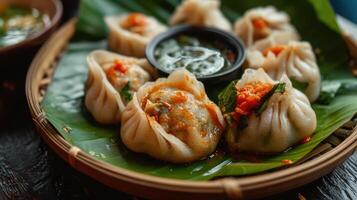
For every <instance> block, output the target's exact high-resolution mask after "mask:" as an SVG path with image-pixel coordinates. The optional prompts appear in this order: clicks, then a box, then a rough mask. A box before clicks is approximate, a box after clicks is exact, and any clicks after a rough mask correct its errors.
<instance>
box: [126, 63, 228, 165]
mask: <svg viewBox="0 0 357 200" xmlns="http://www.w3.org/2000/svg"><path fill="white" fill-rule="evenodd" d="M121 124H122V126H121V132H120V134H121V138H122V141H123V143H124V144H125V145H126V146H127V147H128V148H129V149H131V150H133V151H135V152H140V153H145V154H149V155H150V156H152V157H154V158H157V159H160V160H164V161H169V162H173V163H185V162H192V161H195V160H198V159H201V158H203V157H205V156H207V155H209V154H211V153H212V152H213V151H214V150H215V148H216V146H217V143H218V141H219V139H220V137H221V135H222V133H223V131H224V127H225V122H224V119H223V116H222V113H221V111H220V110H219V108H218V107H217V105H215V104H214V103H213V102H212V101H210V100H209V99H208V97H207V95H206V93H205V90H204V87H203V84H202V83H201V82H199V81H197V80H196V78H195V76H194V75H193V74H191V73H190V72H188V71H187V70H185V69H179V70H176V71H174V72H173V73H171V74H170V76H169V77H168V78H161V79H158V80H156V81H155V82H150V83H146V84H145V85H143V86H142V87H141V88H140V89H139V91H138V92H137V93H136V94H134V95H133V100H132V101H131V102H130V103H129V104H128V105H127V107H126V108H125V110H124V112H123V115H122V123H121Z"/></svg>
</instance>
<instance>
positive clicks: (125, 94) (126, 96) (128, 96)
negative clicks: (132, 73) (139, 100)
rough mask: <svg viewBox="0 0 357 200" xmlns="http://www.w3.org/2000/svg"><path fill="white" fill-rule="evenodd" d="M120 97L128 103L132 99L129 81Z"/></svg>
mask: <svg viewBox="0 0 357 200" xmlns="http://www.w3.org/2000/svg"><path fill="white" fill-rule="evenodd" d="M120 95H121V96H122V97H123V98H124V99H125V101H127V102H129V101H130V100H131V99H132V95H131V93H130V81H129V82H128V83H127V84H126V85H125V86H124V88H123V89H122V90H121V91H120Z"/></svg>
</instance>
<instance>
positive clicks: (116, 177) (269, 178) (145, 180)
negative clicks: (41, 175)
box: [26, 19, 357, 199]
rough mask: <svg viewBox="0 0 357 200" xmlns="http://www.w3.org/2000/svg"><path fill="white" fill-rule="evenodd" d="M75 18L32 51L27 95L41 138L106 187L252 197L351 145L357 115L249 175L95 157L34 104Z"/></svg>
mask: <svg viewBox="0 0 357 200" xmlns="http://www.w3.org/2000/svg"><path fill="white" fill-rule="evenodd" d="M75 22H76V20H75V19H73V20H71V21H69V22H68V23H67V24H66V25H65V26H63V27H62V28H61V29H60V30H59V31H58V32H57V33H56V34H54V35H53V36H52V37H51V38H50V40H49V41H48V42H47V43H46V44H45V45H44V46H43V47H42V49H41V50H40V51H39V52H38V54H37V56H36V57H35V59H34V61H33V63H32V65H31V67H30V70H29V72H28V74H27V80H26V95H27V100H28V103H29V106H30V110H31V113H32V116H33V121H34V122H35V124H36V127H37V128H38V130H39V132H40V133H41V135H42V137H43V138H44V140H45V141H46V142H47V144H48V145H49V146H50V147H51V148H53V150H54V151H55V152H56V153H57V154H58V155H59V156H60V157H61V158H62V159H64V160H66V161H67V162H68V163H69V164H70V165H71V166H72V167H73V168H75V169H77V170H78V171H81V172H82V173H84V174H86V175H88V176H90V177H92V178H94V179H96V180H98V181H100V182H102V183H103V184H106V185H108V186H109V187H112V188H114V189H117V190H120V191H124V192H127V193H131V194H134V195H139V196H142V197H146V198H152V199H225V198H232V199H242V198H244V199H255V198H260V197H264V196H268V195H272V194H275V193H278V192H283V191H286V190H289V189H292V188H295V187H299V186H301V185H304V184H306V183H309V182H311V181H313V180H315V179H317V178H319V177H321V176H323V175H325V174H327V173H329V172H330V171H332V170H333V169H334V168H335V167H336V166H337V165H339V164H340V163H341V162H343V161H344V160H345V159H346V158H348V157H349V156H350V155H351V154H352V153H353V152H354V151H355V150H356V147H357V129H356V124H357V118H354V119H353V120H352V121H349V122H348V123H346V124H345V125H343V126H342V127H340V128H339V129H338V130H337V131H336V132H335V133H333V134H332V135H331V136H330V137H328V138H327V139H326V140H325V141H324V142H322V143H321V144H320V145H319V146H318V147H317V148H315V149H314V150H313V151H312V152H311V153H310V154H308V155H307V156H306V157H305V158H303V159H302V160H300V161H299V162H298V163H296V164H294V165H293V166H290V167H288V168H283V169H279V170H276V171H273V172H268V173H263V174H258V175H253V176H246V177H240V178H232V177H227V178H221V179H217V180H212V181H205V182H203V181H201V182H198V181H184V180H173V179H166V178H159V177H153V176H149V175H144V174H140V173H137V172H133V171H129V170H125V169H121V168H119V167H115V166H112V165H110V164H107V163H105V162H102V161H99V160H97V159H95V158H93V157H91V156H90V155H88V154H86V153H84V152H83V151H81V150H80V149H79V148H77V147H73V146H71V145H70V144H69V143H68V142H67V141H66V140H65V139H64V138H62V137H61V136H60V134H59V133H58V132H57V131H56V129H55V128H54V127H53V126H52V125H51V124H50V123H49V122H48V121H47V120H46V119H45V118H44V115H43V113H42V111H41V107H40V102H41V100H42V98H43V95H44V94H45V93H46V88H47V85H48V84H49V83H50V82H51V77H52V74H53V71H54V69H55V67H56V65H57V64H56V63H57V61H58V59H59V58H60V57H61V54H62V52H64V50H65V49H66V46H67V44H68V42H69V40H70V39H71V37H72V35H73V33H74V30H75ZM345 39H346V42H347V43H348V44H349V46H350V48H351V53H352V54H355V55H356V53H357V51H356V49H357V45H356V44H355V43H353V41H352V40H350V39H349V37H345ZM355 58H357V56H356V57H355ZM354 61H355V60H354ZM351 63H355V62H353V60H352V61H351Z"/></svg>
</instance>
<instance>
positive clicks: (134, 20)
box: [126, 13, 146, 27]
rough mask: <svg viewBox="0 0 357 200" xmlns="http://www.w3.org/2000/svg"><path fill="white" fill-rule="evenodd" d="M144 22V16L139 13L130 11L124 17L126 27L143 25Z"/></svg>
mask: <svg viewBox="0 0 357 200" xmlns="http://www.w3.org/2000/svg"><path fill="white" fill-rule="evenodd" d="M145 24H146V16H145V15H143V14H141V13H131V14H129V15H128V17H127V19H126V25H127V26H128V27H134V26H144V25H145Z"/></svg>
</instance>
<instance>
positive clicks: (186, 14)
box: [170, 0, 232, 31]
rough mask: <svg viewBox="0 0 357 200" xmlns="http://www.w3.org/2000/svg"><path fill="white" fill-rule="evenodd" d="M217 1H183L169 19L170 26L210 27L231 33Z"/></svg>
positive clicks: (229, 25)
mask: <svg viewBox="0 0 357 200" xmlns="http://www.w3.org/2000/svg"><path fill="white" fill-rule="evenodd" d="M220 4H221V2H220V1H219V0H184V1H183V2H182V4H181V5H180V6H179V7H178V8H177V9H176V11H175V13H174V14H173V16H172V17H171V20H170V24H171V25H177V24H190V25H196V26H211V27H215V28H219V29H222V30H225V31H231V29H232V27H231V24H230V22H229V21H228V20H227V19H226V18H225V17H224V15H223V14H222V12H221V11H220V10H219V7H220Z"/></svg>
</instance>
